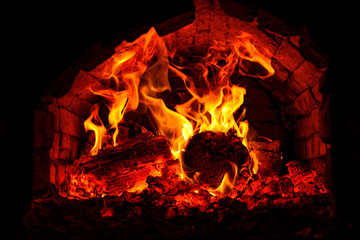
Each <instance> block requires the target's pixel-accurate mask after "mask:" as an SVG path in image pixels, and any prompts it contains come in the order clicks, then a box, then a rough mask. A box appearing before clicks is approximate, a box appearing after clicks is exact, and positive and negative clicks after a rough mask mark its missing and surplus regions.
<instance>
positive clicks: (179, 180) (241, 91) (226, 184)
mask: <svg viewBox="0 0 360 240" xmlns="http://www.w3.org/2000/svg"><path fill="white" fill-rule="evenodd" d="M265 51H266V50H265ZM267 55H269V54H268V53H267ZM175 56H176V51H170V50H169V49H168V48H167V45H166V41H165V40H164V39H163V38H162V37H159V36H158V35H157V33H156V31H155V29H154V28H151V29H150V30H149V31H148V32H147V33H146V34H144V35H142V36H140V37H139V38H138V39H137V40H135V41H134V42H132V43H128V42H125V41H124V42H123V43H122V44H120V45H119V46H118V47H117V48H116V53H115V54H114V55H113V56H112V58H111V59H110V60H109V61H107V62H106V66H105V67H104V70H103V78H104V80H105V84H104V85H105V86H104V88H103V89H90V90H91V91H92V92H93V93H94V94H96V95H98V96H101V97H102V98H103V99H104V102H105V105H106V106H107V107H108V109H109V114H108V124H107V125H106V126H104V124H103V121H102V120H101V119H100V117H99V106H98V105H94V107H93V108H92V110H91V115H90V117H89V118H88V119H87V120H86V121H85V122H84V126H85V130H86V131H93V132H94V135H95V141H94V146H93V147H92V149H91V151H90V154H91V155H97V154H99V156H101V154H108V152H106V151H104V150H100V149H102V147H103V144H104V143H105V142H106V139H109V138H110V139H112V144H111V145H113V148H114V149H116V150H121V148H122V146H123V145H122V144H123V143H120V142H119V140H118V139H119V134H120V127H121V126H120V125H121V123H122V122H123V121H124V116H125V115H126V113H127V112H129V111H137V109H138V108H139V107H141V108H142V111H144V109H145V108H146V109H147V111H146V113H147V114H148V116H149V119H151V121H152V124H153V126H154V128H155V131H156V134H158V135H160V136H163V137H165V139H166V140H167V143H168V144H169V147H170V149H169V152H170V151H171V153H172V158H173V159H175V160H173V159H169V158H166V157H159V156H162V155H161V154H158V148H156V149H157V150H156V151H155V152H154V154H153V155H151V154H150V152H151V151H149V153H148V152H146V154H150V155H151V157H154V156H155V157H156V158H157V159H151V161H144V162H142V163H137V164H135V165H134V166H132V165H131V167H130V168H129V167H128V166H127V165H126V166H125V167H124V166H121V167H122V168H119V169H122V170H116V169H117V168H106V175H103V176H102V175H101V174H99V173H98V174H93V173H94V172H96V171H95V170H91V171H90V170H87V172H85V171H82V170H81V171H80V170H79V169H82V168H81V167H84V166H86V164H89V163H90V162H91V161H93V163H94V166H97V165H96V164H98V166H99V167H98V168H99V169H101V168H102V167H104V166H105V165H104V164H105V163H103V162H101V161H99V162H97V161H98V160H97V158H88V157H86V156H85V157H84V158H80V159H79V160H77V161H75V163H74V166H75V165H76V164H77V166H80V167H79V168H78V169H77V170H74V169H73V168H72V169H70V170H69V171H68V175H67V181H66V182H65V185H66V186H63V187H62V188H60V194H61V195H62V196H66V197H69V198H91V197H102V196H105V195H110V196H111V195H115V196H119V195H122V194H124V192H133V193H139V192H142V191H148V192H158V193H159V194H160V195H161V196H162V197H161V198H159V199H158V202H157V203H156V204H159V205H161V204H162V201H165V200H164V199H165V198H166V199H167V200H166V201H167V202H169V199H171V202H174V203H175V206H176V207H177V208H178V209H181V208H182V207H183V206H186V205H191V206H192V207H198V208H199V209H201V210H202V211H207V210H209V209H210V208H209V206H210V204H213V203H214V202H216V201H217V200H218V199H220V198H222V197H223V196H225V195H227V196H228V197H231V198H234V199H237V200H239V201H244V202H246V203H247V204H248V207H249V208H253V207H254V206H257V205H258V204H259V203H258V202H254V201H255V199H254V198H249V196H254V195H255V194H256V195H261V196H268V195H279V194H280V195H281V196H284V197H287V198H289V197H294V193H299V192H301V193H303V192H304V191H305V190H304V189H306V193H310V194H312V193H314V192H316V191H320V192H325V191H326V190H325V188H323V185H322V184H321V181H320V180H319V181H318V180H317V179H318V176H317V175H316V173H314V172H311V173H304V172H302V171H301V170H300V169H299V168H296V167H294V166H293V165H289V166H288V167H289V174H288V175H286V176H283V177H281V178H280V177H278V176H271V177H270V176H269V177H264V178H262V179H261V178H260V174H261V173H260V174H259V173H258V171H259V164H261V159H258V157H257V156H256V154H255V153H254V152H253V151H252V148H251V144H252V141H253V139H252V138H253V136H254V135H255V133H253V132H251V128H249V123H248V122H247V121H246V120H244V117H245V109H244V108H242V104H243V102H244V97H245V95H246V90H245V88H244V87H241V86H239V85H236V84H234V80H233V78H232V77H234V76H235V77H237V78H238V77H239V76H250V77H255V78H260V79H265V78H267V77H269V76H271V75H273V74H274V72H275V71H274V69H273V68H272V66H271V60H270V58H268V57H266V56H265V55H264V54H262V53H260V52H259V51H258V50H257V49H256V47H255V46H254V45H253V44H252V36H251V35H250V34H247V33H242V34H241V35H240V36H238V37H237V38H236V39H235V40H232V41H228V42H216V41H214V43H213V45H212V46H211V47H210V48H209V50H208V53H207V54H206V55H205V56H204V57H198V58H197V61H195V62H194V61H192V62H188V63H186V64H184V63H183V61H182V64H179V63H176V61H175V60H174V59H175V58H174V57H175ZM169 75H171V76H175V78H177V80H179V81H180V82H182V84H183V89H184V90H185V91H186V93H185V95H186V96H185V97H184V98H182V99H181V101H180V103H178V104H177V105H176V106H174V107H173V108H172V107H168V106H167V105H166V102H165V101H164V100H163V98H161V94H162V93H164V92H172V88H171V84H170V82H169ZM104 122H105V121H104ZM205 132H214V133H222V134H224V135H225V134H228V133H229V132H231V134H233V135H234V136H236V138H237V139H239V140H238V141H239V142H240V144H241V146H244V147H245V148H246V149H247V154H248V156H249V163H248V164H247V165H246V168H245V167H242V168H241V166H239V165H238V164H237V163H236V161H234V160H232V159H225V161H224V162H226V164H227V165H228V167H227V168H225V169H228V170H226V171H225V172H223V173H222V175H221V176H222V178H221V181H219V184H217V185H214V186H209V185H204V184H202V181H200V180H199V179H201V178H202V176H201V174H203V173H202V172H201V171H199V172H195V173H193V174H191V175H190V174H188V173H187V172H186V171H185V170H184V169H187V166H186V164H185V162H184V159H183V154H181V153H182V152H185V151H186V147H187V144H188V143H189V141H191V140H190V139H192V138H193V137H194V136H196V135H199V134H201V133H205ZM142 134H147V133H142ZM149 137H150V135H149ZM134 141H135V140H133V139H131V138H129V139H127V143H126V144H127V145H126V146H127V147H129V149H131V148H132V147H133V148H134V152H135V153H134V154H135V156H140V155H139V151H138V149H137V148H136V146H137V145H136V144H138V143H139V142H140V143H141V144H143V145H142V146H145V147H149V148H150V149H151V146H153V145H152V144H153V143H151V142H148V141H147V140H144V139H143V138H140V140H136V141H137V142H136V141H135V142H134ZM156 141H158V139H155V142H156ZM155 145H156V144H155ZM166 148H168V147H167V146H166ZM108 149H109V148H108ZM105 150H106V149H105ZM165 150H166V149H165ZM140 152H141V151H140ZM86 154H87V153H86ZM144 154H145V153H144ZM146 154H145V155H144V156H142V155H141V156H142V157H143V158H144V159H148V158H149V156H150V155H146ZM156 154H158V155H156ZM107 156H108V155H107ZM109 159H110V160H109ZM129 159H131V156H130V157H129ZM149 159H150V158H149ZM149 159H148V160H149ZM129 161H130V160H129ZM91 164H92V162H91ZM106 164H108V165H109V164H115V163H114V161H113V158H112V157H109V156H108V160H107V162H106ZM116 166H119V165H116ZM105 167H106V166H105ZM105 167H104V168H105ZM85 169H86V168H85ZM99 169H98V170H99ZM129 169H130V170H129ZM134 169H135V170H134ZM115 170H116V171H120V172H114V171H115ZM97 172H101V171H100V170H99V171H97ZM120 175H121V177H119V176H120ZM255 175H256V178H254V176H255ZM124 176H125V177H124ZM126 176H127V177H128V178H126ZM119 179H120V180H119ZM126 179H128V180H126ZM256 179H257V180H256ZM130 180H131V181H130ZM317 181H318V182H317ZM263 199H268V198H267V197H264V198H263ZM110 212H111V211H110ZM169 214H170V215H171V214H172V213H171V212H170V213H169ZM104 215H106V216H107V215H111V214H110V213H108V212H106V213H104Z"/></svg>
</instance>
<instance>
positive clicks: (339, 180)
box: [0, 0, 360, 231]
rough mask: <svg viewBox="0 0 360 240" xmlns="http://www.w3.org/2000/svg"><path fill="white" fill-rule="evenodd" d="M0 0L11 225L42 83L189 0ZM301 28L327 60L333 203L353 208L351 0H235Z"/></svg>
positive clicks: (1, 141)
mask: <svg viewBox="0 0 360 240" xmlns="http://www.w3.org/2000/svg"><path fill="white" fill-rule="evenodd" d="M74 2H75V1H58V0H53V1H47V2H45V1H36V2H33V1H17V0H8V1H1V5H0V15H1V25H0V26H1V29H0V36H1V38H0V41H1V42H0V46H1V53H0V54H1V55H0V56H1V60H2V61H1V64H0V66H1V67H0V69H1V71H0V89H1V92H0V96H1V98H0V106H1V108H0V116H1V117H0V119H1V121H0V123H1V125H0V126H1V129H0V146H1V152H0V159H1V160H0V170H1V172H0V175H1V179H0V194H1V197H0V199H1V201H2V202H1V219H2V220H5V221H6V225H5V226H6V229H7V230H9V231H14V230H16V227H18V226H20V222H21V219H22V217H23V214H24V212H25V211H26V209H27V208H28V206H29V203H30V200H31V194H32V193H31V169H32V124H33V122H32V121H33V119H32V118H33V110H34V107H35V105H36V103H37V101H38V100H39V97H40V96H41V94H42V92H43V91H44V88H45V87H46V86H47V85H48V84H49V83H50V82H51V81H52V80H53V79H54V78H56V76H57V75H58V74H59V73H60V72H61V71H62V70H63V69H64V68H65V67H66V66H68V65H69V64H71V63H73V62H74V61H75V60H76V59H77V58H79V57H81V56H82V54H83V53H84V52H85V51H86V50H87V49H88V48H89V47H91V46H92V45H93V44H94V43H96V42H97V41H98V40H99V39H109V40H111V39H112V38H114V37H116V36H117V34H118V32H119V31H124V29H125V30H126V31H129V30H131V29H135V28H137V27H140V26H151V25H152V24H156V23H160V22H162V21H163V20H165V19H167V18H169V17H171V16H176V15H178V14H179V13H181V12H184V11H186V10H187V9H189V8H191V1H184V0H182V1H181V0H176V1H165V0H156V1H146V2H142V1H135V0H129V1H128V2H126V4H124V2H125V1H117V2H115V1H98V2H92V1H76V3H74ZM237 2H240V3H244V4H250V5H253V6H255V7H258V8H261V9H264V10H268V11H270V12H272V13H274V14H276V15H278V16H280V17H282V18H285V19H288V20H290V21H294V22H297V23H299V24H302V25H307V26H308V27H309V30H310V33H311V37H312V39H313V40H314V41H315V42H316V43H317V45H318V47H319V51H320V52H323V53H324V54H325V55H327V56H328V58H329V59H330V66H329V72H328V73H329V74H328V78H327V84H326V86H325V87H326V88H327V90H328V91H329V92H330V93H331V113H332V130H333V141H334V144H333V146H334V148H333V161H334V164H333V166H334V167H333V172H334V175H333V176H334V182H335V184H334V188H335V192H336V195H337V196H338V203H339V209H340V211H341V212H342V213H343V215H344V216H346V217H349V216H352V217H354V215H355V216H356V214H359V213H360V210H359V208H360V203H358V201H357V200H356V199H357V195H358V189H359V187H358V186H359V184H360V180H359V179H360V172H359V169H360V168H359V162H360V156H359V154H358V152H359V151H358V148H359V146H360V145H359V144H360V141H359V139H360V135H359V133H360V131H359V129H360V127H359V122H360V109H359V102H360V101H359V100H358V98H359V97H360V92H359V90H358V88H359V87H358V85H359V83H360V81H359V80H360V77H359V75H360V74H359V72H360V71H359V70H360V67H359V63H360V61H359V44H360V41H359V40H360V39H359V38H360V35H359V29H360V26H359V23H360V21H359V16H360V11H359V7H358V6H357V3H356V1H313V0H312V1H310V0H299V1H265V0H262V1H249V0H248V1H240V0H237Z"/></svg>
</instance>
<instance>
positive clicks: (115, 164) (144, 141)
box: [60, 132, 172, 198]
mask: <svg viewBox="0 0 360 240" xmlns="http://www.w3.org/2000/svg"><path fill="white" fill-rule="evenodd" d="M170 159H172V155H171V151H170V148H169V145H168V143H167V140H166V138H165V137H163V136H152V135H151V133H150V132H147V133H142V134H140V135H138V136H136V137H135V138H133V139H131V140H129V141H128V142H126V143H124V144H123V145H118V146H115V147H111V148H106V149H102V150H100V151H99V153H98V154H97V155H94V156H83V157H81V158H79V159H78V160H76V161H75V162H74V164H73V165H72V166H71V167H70V168H69V170H68V173H67V180H66V181H65V182H64V184H63V186H62V189H63V191H60V192H63V193H69V194H70V195H73V196H77V197H80V198H89V197H92V196H100V195H102V194H107V195H119V194H121V193H122V192H124V191H126V190H129V189H131V188H134V187H135V188H136V187H139V188H140V186H138V185H136V184H139V183H140V184H145V181H146V178H147V177H148V176H149V174H150V173H151V171H152V170H154V165H156V163H158V162H162V161H167V160H170Z"/></svg>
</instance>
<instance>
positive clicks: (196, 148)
mask: <svg viewBox="0 0 360 240" xmlns="http://www.w3.org/2000/svg"><path fill="white" fill-rule="evenodd" d="M248 155H249V154H248V151H247V149H246V147H245V146H244V145H243V144H242V143H241V139H240V138H239V137H237V136H235V135H234V134H232V133H231V132H229V133H228V134H225V133H222V132H210V131H206V132H202V133H199V134H196V135H194V136H193V137H192V138H191V139H190V140H189V143H188V145H187V146H186V148H185V151H184V152H183V154H182V164H183V169H184V170H185V174H186V175H187V176H188V177H190V178H194V179H195V180H196V181H198V182H201V183H205V184H208V185H209V186H211V187H213V188H217V187H218V186H219V185H220V184H221V181H222V179H223V177H224V175H225V173H228V174H230V175H232V176H234V170H233V166H232V164H231V163H235V164H236V165H237V166H238V169H240V168H241V167H242V166H247V165H249V164H250V161H249V160H250V158H249V157H248Z"/></svg>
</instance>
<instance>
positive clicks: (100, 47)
mask: <svg viewBox="0 0 360 240" xmlns="http://www.w3.org/2000/svg"><path fill="white" fill-rule="evenodd" d="M194 6H195V9H194V11H189V12H186V13H184V14H182V15H179V16H176V17H174V18H172V19H170V20H168V21H166V22H162V23H160V24H157V25H155V27H154V28H153V27H151V28H139V29H137V30H136V31H134V32H135V34H134V35H133V37H131V38H130V39H131V40H127V41H123V40H125V39H123V38H121V37H118V38H117V39H116V41H113V42H111V44H109V42H106V41H105V42H104V41H103V42H101V41H100V42H98V43H97V44H96V45H94V47H92V48H91V49H90V51H88V52H87V53H86V54H85V55H84V57H82V58H80V59H79V60H77V62H75V64H73V65H70V66H68V67H67V68H66V69H65V70H64V71H63V72H62V74H61V75H60V76H59V77H58V78H57V79H56V80H55V81H54V82H52V83H51V84H50V88H49V91H48V92H47V93H45V94H43V96H42V97H41V99H40V101H39V102H38V104H37V106H36V109H35V111H34V149H33V160H34V164H33V169H32V171H33V180H32V185H33V193H34V200H33V201H32V203H31V207H30V210H29V211H28V213H27V214H26V216H25V218H24V223H25V226H26V232H27V234H29V235H28V236H30V237H34V238H36V237H37V236H39V234H42V232H43V231H45V232H47V233H49V234H50V235H49V236H53V237H55V236H57V237H64V236H75V238H76V237H85V238H88V237H90V235H89V234H94V232H93V231H92V230H91V229H92V228H93V229H97V231H101V233H97V234H99V235H96V236H97V237H100V236H105V237H110V238H111V236H113V235H115V236H120V235H121V236H126V238H133V237H135V238H140V237H145V236H147V237H149V235H151V234H154V235H153V236H154V237H152V238H156V236H157V237H164V236H174V234H177V236H178V238H186V237H188V236H191V235H193V236H207V237H209V238H211V235H212V234H217V233H219V232H223V231H224V229H229V227H228V226H229V225H232V224H235V223H236V222H239V225H237V226H236V227H234V228H232V229H233V230H234V231H235V232H237V233H238V234H240V235H241V236H243V237H249V236H258V235H256V233H254V231H255V229H257V228H258V222H259V220H256V219H253V218H259V219H265V220H266V221H267V222H268V223H269V224H270V225H269V226H276V225H278V224H279V223H280V224H284V223H285V222H286V221H287V219H289V218H290V217H292V218H291V220H290V221H289V222H290V223H291V224H294V225H296V226H294V227H290V226H289V225H286V224H285V226H287V227H286V228H288V229H283V228H280V229H279V231H282V234H275V233H274V232H273V231H272V230H270V229H269V228H267V227H263V228H261V227H260V229H261V232H262V234H268V235H267V236H280V237H290V236H300V237H311V238H312V237H316V236H320V237H328V236H329V235H326V234H327V233H326V232H325V231H324V230H322V227H324V225H326V224H329V225H330V223H329V222H331V221H333V220H332V218H331V216H332V215H333V214H334V208H333V203H332V201H333V196H332V193H331V190H332V188H333V181H334V177H333V176H332V172H333V171H334V170H333V169H332V162H333V161H334V160H333V155H332V153H331V149H332V148H333V145H332V144H333V142H332V141H331V140H332V139H331V137H332V132H331V126H330V96H329V94H328V90H327V87H326V86H327V81H328V80H327V78H328V70H327V69H328V67H329V60H328V58H327V57H325V56H323V55H322V54H321V53H319V52H318V51H317V49H316V48H315V47H314V45H313V44H314V42H313V41H312V40H311V37H310V33H309V32H308V30H307V28H306V27H304V26H300V27H299V26H298V25H292V23H291V22H287V21H285V20H283V19H282V18H280V17H277V16H276V15H274V14H273V13H270V12H268V11H266V10H262V9H256V10H255V8H253V7H251V6H248V5H242V4H239V3H237V2H233V1H213V2H208V1H194ZM299 29H301V30H299ZM59 86H60V87H59ZM230 103H231V104H230ZM214 159H216V160H214ZM214 161H216V163H215V164H214ZM70 205H71V206H70ZM60 212H63V213H64V215H65V217H64V218H63V222H61V223H58V224H57V225H56V221H55V222H53V220H51V219H52V218H56V216H57V214H59V213H60ZM319 212H321V213H319ZM242 214H243V217H242V218H239V217H240V216H241V215H242ZM75 215H76V216H75ZM267 215H271V216H274V215H278V216H277V217H276V218H275V219H274V220H273V219H272V218H270V217H269V216H268V217H267ZM299 215H300V216H301V217H303V218H305V219H306V220H307V221H311V222H312V223H313V225H306V224H304V222H303V221H302V220H301V218H298V217H296V216H299ZM47 218H48V220H49V224H48V223H47V221H43V220H42V219H47ZM86 218H88V222H87V221H86V220H85V219H86ZM241 219H242V220H241ZM184 221H185V222H187V221H190V223H189V224H185V225H184V227H182V228H180V230H179V229H176V228H175V226H176V225H178V224H179V223H180V222H184ZM203 221H209V226H212V227H206V226H204V225H202V223H201V222H203ZM94 224H95V226H94ZM162 224H165V225H166V226H165V227H164V226H158V225H162ZM246 224H248V225H246ZM291 224H290V225H291ZM69 225H75V227H74V228H70V230H66V229H67V228H68V226H69ZM135 225H141V227H140V229H141V231H139V232H136V230H135V229H134V228H135ZM329 225H326V226H327V227H328V228H331V227H329ZM209 228H210V229H209ZM119 229H120V230H119ZM240 229H247V230H246V231H240ZM106 231H108V233H106ZM153 231H155V232H153ZM179 231H181V233H179ZM331 231H333V232H334V231H335V230H333V228H331ZM331 231H330V232H331ZM159 232H160V233H159ZM335 232H336V231H335ZM119 234H120V235H119ZM224 236H227V237H232V238H234V236H237V235H234V233H231V232H228V233H226V234H225V235H224ZM92 237H93V236H92Z"/></svg>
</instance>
